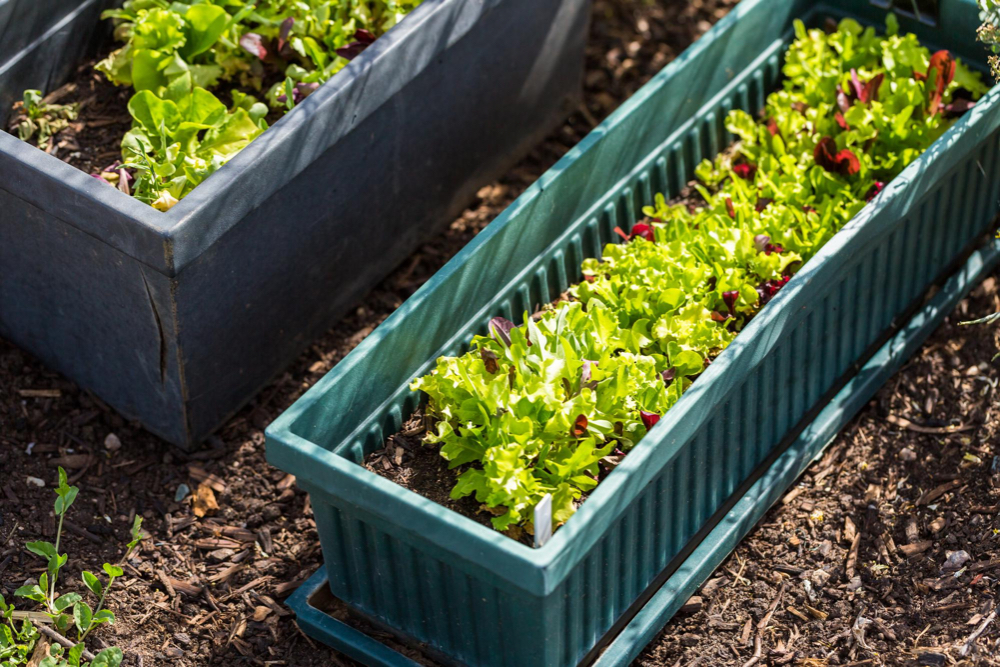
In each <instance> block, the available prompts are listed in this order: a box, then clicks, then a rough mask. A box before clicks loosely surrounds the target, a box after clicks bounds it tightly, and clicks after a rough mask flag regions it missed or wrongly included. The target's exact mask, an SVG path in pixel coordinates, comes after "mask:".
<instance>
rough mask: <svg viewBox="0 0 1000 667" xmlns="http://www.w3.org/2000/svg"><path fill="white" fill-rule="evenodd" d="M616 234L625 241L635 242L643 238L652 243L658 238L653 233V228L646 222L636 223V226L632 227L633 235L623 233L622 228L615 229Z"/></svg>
mask: <svg viewBox="0 0 1000 667" xmlns="http://www.w3.org/2000/svg"><path fill="white" fill-rule="evenodd" d="M615 233H616V234H618V236H620V237H622V239H624V240H625V241H634V240H635V239H637V238H639V237H642V238H644V239H646V240H647V241H649V242H650V243H655V242H656V236H655V234H654V233H653V226H652V225H650V224H647V223H645V222H637V223H635V225H633V226H632V233H631V234H626V233H625V232H624V231H622V228H621V227H615Z"/></svg>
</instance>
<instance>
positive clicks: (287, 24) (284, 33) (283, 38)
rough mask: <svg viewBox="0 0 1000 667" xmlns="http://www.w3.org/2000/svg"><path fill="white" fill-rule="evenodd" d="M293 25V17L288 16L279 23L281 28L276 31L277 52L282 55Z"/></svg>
mask: <svg viewBox="0 0 1000 667" xmlns="http://www.w3.org/2000/svg"><path fill="white" fill-rule="evenodd" d="M294 25H295V17H294V16H289V17H288V18H287V19H285V20H284V21H282V22H281V28H279V30H278V52H279V53H282V54H284V52H285V47H286V46H288V35H289V34H290V33H291V32H292V26H294Z"/></svg>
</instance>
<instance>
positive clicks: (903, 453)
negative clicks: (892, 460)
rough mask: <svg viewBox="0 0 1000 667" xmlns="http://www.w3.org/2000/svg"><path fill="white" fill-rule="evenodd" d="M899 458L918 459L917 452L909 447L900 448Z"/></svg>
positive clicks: (905, 459) (906, 459)
mask: <svg viewBox="0 0 1000 667" xmlns="http://www.w3.org/2000/svg"><path fill="white" fill-rule="evenodd" d="M899 458H901V459H902V460H904V461H916V460H917V453H916V452H915V451H913V450H912V449H910V448H909V447H903V448H902V449H901V450H899Z"/></svg>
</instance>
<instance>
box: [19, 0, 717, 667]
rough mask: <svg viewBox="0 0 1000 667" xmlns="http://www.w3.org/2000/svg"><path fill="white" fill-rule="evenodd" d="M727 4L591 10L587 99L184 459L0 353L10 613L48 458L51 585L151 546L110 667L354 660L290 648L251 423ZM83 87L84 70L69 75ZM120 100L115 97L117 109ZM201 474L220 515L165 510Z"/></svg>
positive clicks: (291, 510) (272, 488) (294, 493)
mask: <svg viewBox="0 0 1000 667" xmlns="http://www.w3.org/2000/svg"><path fill="white" fill-rule="evenodd" d="M734 4H735V1H734V0H699V1H696V2H691V3H680V2H677V3H674V2H670V3H655V4H653V3H649V2H647V1H646V0H595V3H594V21H593V25H592V30H591V42H590V44H589V46H588V52H587V74H586V82H585V90H586V94H585V99H586V104H585V105H584V106H581V108H580V110H579V111H578V112H577V113H575V114H574V115H573V116H572V117H571V118H570V119H569V120H568V121H567V122H566V123H565V124H564V125H563V127H562V128H561V129H560V130H558V131H556V132H555V133H553V135H551V136H550V137H549V138H548V139H547V140H546V141H545V142H543V143H542V144H540V145H539V146H538V147H537V148H536V149H535V151H534V152H533V153H532V154H531V155H530V156H529V157H528V158H526V159H525V160H523V161H522V162H521V163H520V164H518V165H517V166H516V167H514V168H513V169H512V170H511V171H510V172H509V174H507V176H505V177H504V178H503V179H500V180H499V181H497V182H496V183H494V184H493V185H491V186H488V187H486V188H483V190H481V191H480V193H479V198H478V199H477V201H475V202H473V204H472V205H471V206H470V207H469V209H468V210H466V211H465V212H464V213H463V214H462V215H461V216H460V217H459V218H458V219H456V220H455V221H454V222H453V223H452V225H451V226H450V227H449V228H448V229H447V230H446V231H445V232H443V233H442V234H441V235H440V236H439V237H437V238H436V239H434V240H433V241H431V242H430V243H428V244H426V245H425V246H423V247H422V248H420V249H419V250H418V251H417V252H415V253H414V254H413V255H412V256H411V257H410V258H409V259H408V260H407V261H405V262H404V263H403V264H402V265H401V266H400V267H399V269H398V270H397V271H396V272H395V273H394V274H393V275H392V276H390V277H389V278H387V279H386V280H385V281H384V282H383V283H382V284H381V285H380V286H379V287H377V288H376V289H375V290H373V291H372V292H371V293H370V294H369V295H368V297H366V299H365V302H364V305H363V306H361V307H359V308H358V309H357V311H355V312H354V313H353V314H352V315H350V316H349V317H346V318H345V319H344V320H343V321H342V322H341V323H340V324H338V325H337V326H336V327H334V328H333V329H331V330H330V331H329V332H328V333H327V334H326V335H324V336H323V337H321V338H320V339H318V340H317V341H315V343H314V344H313V345H312V347H311V348H310V350H308V351H306V352H304V353H303V354H302V355H301V356H300V358H299V359H298V360H297V361H296V362H295V363H294V364H293V365H292V366H290V367H289V369H288V371H287V372H286V373H285V374H284V375H282V376H281V377H279V378H277V379H276V380H275V381H274V382H272V383H271V385H269V386H268V387H266V388H265V389H264V390H263V391H262V392H261V393H260V395H259V396H258V397H257V398H256V399H255V400H254V401H253V402H252V403H251V404H250V405H249V406H247V407H246V408H245V409H243V410H242V411H241V412H240V413H239V414H238V415H237V416H236V417H234V418H233V419H231V420H230V421H229V423H228V424H226V425H225V426H224V427H222V428H221V429H220V430H219V432H218V433H217V435H216V437H214V438H212V439H211V440H210V442H209V445H208V447H207V448H206V449H205V450H203V451H200V452H195V453H193V454H192V453H184V452H182V451H179V450H177V449H176V448H173V447H171V446H169V445H166V444H165V443H163V442H162V441H160V440H159V439H157V438H156V437H154V436H152V435H150V434H148V433H146V432H145V431H143V430H142V429H140V428H138V427H137V426H136V425H134V424H130V423H127V422H125V421H124V420H123V419H121V418H120V417H119V416H117V415H116V414H115V413H114V412H113V411H111V410H110V409H108V408H107V406H105V405H103V404H102V403H101V402H100V401H99V400H98V399H96V398H95V397H93V396H92V395H90V394H89V393H87V392H86V391H83V390H81V389H80V388H79V387H77V386H76V385H74V384H73V383H72V382H69V381H67V380H65V379H64V378H62V377H61V376H59V375H58V374H56V373H54V372H52V371H50V370H48V369H47V368H45V366H44V365H42V364H41V362H39V361H38V360H36V359H34V358H32V357H31V356H29V355H27V354H25V353H23V352H21V351H20V350H18V349H17V348H15V347H14V346H12V345H10V344H8V343H6V342H3V341H0V472H2V474H0V592H2V593H3V594H4V595H5V597H6V598H7V599H8V601H9V600H10V599H11V595H10V594H11V593H12V592H13V590H15V589H16V588H18V587H19V586H20V585H21V584H22V583H23V582H24V581H25V580H26V579H28V578H29V577H34V576H37V572H36V570H37V567H38V564H39V561H37V560H36V559H35V558H34V557H32V556H30V555H29V554H27V553H25V551H24V543H25V542H26V541H31V540H37V539H51V538H52V536H53V535H54V531H55V525H54V521H53V519H52V515H51V512H50V510H51V502H52V498H53V497H54V494H53V493H52V485H53V482H54V480H55V466H56V465H58V464H60V463H61V464H63V465H64V467H66V468H67V471H68V472H69V474H70V476H71V478H72V479H74V483H75V484H76V485H77V486H79V487H80V488H81V491H80V497H79V499H78V501H77V503H76V504H75V505H74V507H73V508H72V509H71V510H70V517H69V520H70V521H71V522H72V524H73V527H71V528H69V532H68V533H67V534H66V535H65V536H64V548H65V550H66V551H67V552H68V553H69V554H70V561H69V565H68V566H67V567H68V571H67V573H66V575H65V576H64V577H63V580H64V581H66V582H70V583H69V584H68V585H67V587H66V590H67V591H68V590H71V589H72V588H73V586H76V585H77V584H76V583H75V582H77V581H79V570H81V569H83V568H87V569H95V568H97V569H99V568H100V564H101V563H102V562H104V561H105V560H106V561H108V562H114V561H115V560H117V558H118V557H119V556H120V554H121V546H122V545H123V538H124V537H125V534H126V530H127V524H128V519H129V518H130V516H131V515H132V513H133V512H136V513H138V514H142V515H143V516H144V517H145V524H144V527H145V528H147V530H148V531H149V532H150V534H151V535H152V539H150V540H147V541H146V542H145V543H144V544H143V546H142V550H141V552H140V553H139V555H138V560H136V561H134V562H133V564H131V565H130V567H129V568H127V573H126V575H127V576H126V577H125V578H124V580H123V581H122V585H121V586H119V585H117V584H116V586H115V588H114V590H113V591H112V592H111V593H110V595H109V601H110V607H111V609H112V610H113V611H114V612H115V613H116V614H117V616H118V623H117V624H116V625H115V626H113V627H110V628H107V629H102V630H101V631H100V633H98V634H97V635H96V638H97V642H95V644H94V645H95V646H96V645H99V642H104V643H107V644H113V645H117V646H120V647H121V648H122V649H123V650H124V651H125V654H126V660H125V662H124V665H125V667H136V666H137V665H144V666H147V667H148V666H149V665H178V666H184V667H190V666H194V665H197V666H201V665H225V666H227V667H229V666H240V665H260V664H264V663H266V662H272V664H285V665H289V666H295V667H313V666H315V667H320V666H322V667H328V666H330V665H335V666H337V665H350V664H353V663H352V662H351V661H350V660H348V659H346V658H344V657H343V656H341V655H339V654H337V653H336V652H335V651H332V650H330V649H327V648H326V647H324V646H322V645H321V644H318V643H316V642H313V641H312V640H309V639H307V638H305V636H304V635H303V634H301V633H300V632H299V631H298V629H297V627H296V625H295V623H294V619H293V617H292V616H291V615H290V613H289V612H288V610H287V609H286V608H285V607H284V606H283V605H282V602H283V600H284V599H285V598H286V597H287V595H288V594H290V593H291V591H293V590H294V589H295V587H296V586H297V585H298V584H299V583H301V582H302V581H304V580H305V578H306V577H308V576H309V575H310V574H312V573H313V572H315V571H316V569H317V568H318V567H319V566H320V562H321V554H320V547H319V542H318V538H317V534H316V530H315V524H314V523H313V518H312V510H311V507H310V504H309V501H308V499H307V497H306V495H305V494H303V493H301V492H300V491H298V490H296V488H295V486H294V480H293V479H290V477H289V476H286V475H285V474H284V473H282V472H280V471H278V470H275V469H273V468H271V467H269V466H268V465H267V464H266V462H265V459H264V434H263V430H264V428H265V427H266V425H267V424H268V423H270V422H271V420H273V419H274V418H275V417H276V416H277V415H278V414H280V413H281V412H282V411H283V410H285V409H286V408H287V407H288V406H290V405H291V404H292V403H293V402H294V401H295V400H296V399H297V398H298V397H300V396H301V395H302V393H303V392H304V391H305V390H306V389H308V388H309V387H311V386H312V385H313V384H314V383H315V382H316V381H318V380H319V379H320V378H321V377H322V376H323V374H325V373H326V372H327V371H329V370H330V368H332V367H333V366H334V365H335V364H336V363H337V362H339V361H340V360H341V359H342V358H343V357H344V356H345V355H346V354H347V353H348V352H350V350H352V349H353V348H354V347H355V346H356V345H358V343H360V342H361V341H362V340H363V339H364V338H365V337H366V336H367V335H368V334H369V333H371V331H372V330H373V329H374V328H375V326H377V325H378V324H379V323H380V322H382V321H383V320H384V319H385V318H386V317H387V316H388V315H389V314H390V313H392V311H393V310H395V309H396V308H398V307H399V306H400V305H401V304H402V303H403V301H404V300H405V299H406V298H407V297H409V296H410V295H411V294H412V293H413V292H414V291H416V289H417V288H418V287H420V285H422V284H423V283H424V282H425V281H426V280H427V279H428V278H430V277H431V276H432V275H433V274H434V272H436V271H437V270H438V269H439V268H440V267H441V266H443V265H444V263H445V262H447V261H448V260H449V259H450V258H451V257H452V256H454V254H455V253H457V252H458V251H459V250H460V249H461V248H462V247H464V246H465V244H466V243H468V241H469V240H471V239H472V238H473V237H474V236H475V235H476V234H477V233H478V232H479V231H480V230H482V229H483V228H484V227H485V226H486V225H487V224H488V223H489V222H490V221H491V220H492V219H493V218H494V217H495V216H496V215H497V214H499V213H500V212H502V211H503V210H504V209H505V208H506V207H507V205H509V204H510V203H511V202H512V201H513V200H514V198H516V197H517V195H519V194H520V193H521V192H522V191H523V190H524V189H525V188H526V187H527V186H528V185H530V184H531V183H532V182H534V181H535V180H536V179H537V178H538V177H539V176H540V175H541V174H542V173H544V172H545V170H546V169H548V168H549V167H551V166H552V164H554V163H555V161H556V160H558V159H559V158H560V157H562V155H564V154H565V153H566V151H568V150H569V149H570V148H571V147H572V146H574V145H575V144H576V143H577V142H579V141H580V139H582V138H583V136H584V135H585V134H586V133H587V132H588V131H589V130H590V129H591V128H592V127H593V126H594V125H596V124H597V122H599V121H600V120H601V119H603V118H604V117H606V116H607V115H608V114H609V113H611V112H612V111H613V110H614V109H615V108H616V107H617V106H618V105H619V104H621V102H623V101H624V100H625V99H627V98H628V97H629V96H630V95H631V94H632V93H634V92H635V91H636V90H637V89H638V88H639V87H640V86H641V85H642V84H644V83H645V82H646V81H648V80H649V78H650V77H651V76H653V75H654V74H655V73H656V72H657V71H658V70H659V69H660V68H662V67H663V65H665V64H666V63H667V62H668V61H669V60H670V59H671V58H673V57H674V56H676V55H677V54H679V53H680V52H681V51H682V50H683V49H684V48H685V47H686V46H687V45H688V44H690V43H691V41H692V40H693V39H695V38H696V37H697V36H698V35H699V34H701V33H702V32H704V31H705V30H706V29H707V28H708V27H709V26H710V24H711V22H713V21H714V20H716V19H718V18H720V17H721V16H723V15H724V14H725V13H726V11H728V8H729V7H731V6H732V5H734ZM91 74H92V72H91ZM86 76H87V75H86V73H85V72H84V73H82V74H79V75H78V78H77V79H76V80H77V81H81V80H86ZM80 77H82V78H80ZM87 85H88V86H89V85H90V84H89V83H88V84H87ZM108 85H109V86H110V84H108ZM116 90H117V91H123V90H124V89H115V88H114V87H113V86H112V87H110V88H109V89H108V90H103V89H100V88H95V89H94V91H95V92H96V93H100V94H98V98H99V99H101V98H107V97H108V91H110V92H111V93H114V92H115V91H116ZM63 101H65V100H63ZM101 101H102V102H106V103H107V105H108V107H107V108H108V110H107V111H102V112H101V113H104V114H106V115H111V110H110V109H112V108H113V106H114V105H113V102H114V100H110V99H101ZM126 103H127V99H123V100H120V101H118V102H117V104H119V105H120V106H119V107H118V108H119V109H124V108H125V107H124V105H125V104H126ZM101 108H102V107H95V109H101ZM88 113H89V112H88ZM95 113H97V112H95ZM98 115H100V114H98ZM123 120H124V121H125V122H126V124H125V126H124V127H121V128H117V127H116V128H114V132H112V129H110V128H111V126H110V125H108V126H106V127H107V128H109V129H107V133H108V134H109V135H111V134H113V135H114V139H113V141H112V142H111V143H109V144H108V145H107V147H106V148H105V149H103V150H107V151H113V154H110V155H109V156H108V157H110V160H109V162H111V161H114V159H115V158H116V157H117V155H118V143H119V141H120V139H121V134H122V133H124V131H125V129H127V126H128V125H127V123H128V119H127V117H123ZM90 129H92V130H94V131H97V130H101V129H104V128H101V127H99V126H95V127H93V128H90ZM56 143H57V144H58V140H57V142H56ZM60 150H62V149H60ZM72 150H73V151H75V150H77V149H75V148H74V149H72ZM69 152H72V151H67V153H66V155H68V153H69ZM102 155H103V153H102V152H101V151H95V152H94V154H93V155H91V156H89V159H90V160H91V164H93V169H94V170H96V169H98V168H101V167H103V166H105V163H104V162H103V157H101V159H98V157H99V156H102ZM58 156H59V157H64V154H63V153H62V152H60V153H59V154H58ZM74 164H76V163H74ZM77 166H80V167H81V168H84V169H88V170H89V169H90V168H89V167H85V166H83V164H82V163H81V164H77ZM109 434H114V435H115V436H116V437H117V438H118V439H119V440H120V441H121V443H122V446H121V448H119V449H108V448H107V447H106V446H105V445H104V442H105V439H106V438H107V437H108V435H109ZM112 442H113V441H112ZM81 455H82V456H81ZM435 456H436V453H435ZM71 457H76V458H71ZM206 474H207V475H214V477H208V478H206V477H205V475H206ZM29 476H31V477H36V478H39V479H43V480H44V481H45V482H46V487H45V488H37V487H35V486H34V485H33V484H32V483H30V482H28V481H27V478H28V477H29ZM206 479H207V481H208V482H209V483H210V484H212V485H213V486H214V487H215V488H217V489H222V490H221V491H215V492H214V493H215V496H216V500H217V502H218V505H219V506H220V508H219V509H218V510H214V511H212V512H209V514H208V516H206V517H202V518H199V517H197V516H195V515H194V513H193V511H192V507H191V504H190V500H189V499H185V500H184V501H182V502H175V500H174V498H175V494H176V492H177V489H178V487H179V486H180V485H181V484H186V485H187V486H189V487H190V489H191V490H192V491H194V490H196V489H197V488H198V486H199V484H201V483H202V481H203V480H206ZM21 608H27V607H24V606H22V607H21ZM282 661H283V662H282Z"/></svg>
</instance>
